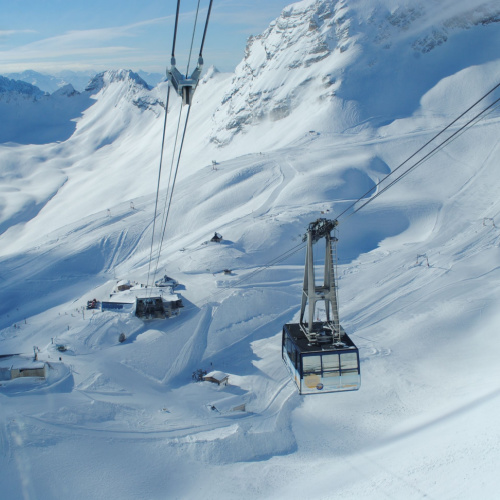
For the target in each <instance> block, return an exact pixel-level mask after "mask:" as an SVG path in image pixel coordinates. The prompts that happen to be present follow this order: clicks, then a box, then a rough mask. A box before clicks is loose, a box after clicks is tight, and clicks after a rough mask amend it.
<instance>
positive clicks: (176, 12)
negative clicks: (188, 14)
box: [172, 0, 181, 57]
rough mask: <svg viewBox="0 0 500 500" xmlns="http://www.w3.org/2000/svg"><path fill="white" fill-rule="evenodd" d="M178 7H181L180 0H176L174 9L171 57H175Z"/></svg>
mask: <svg viewBox="0 0 500 500" xmlns="http://www.w3.org/2000/svg"><path fill="white" fill-rule="evenodd" d="M180 8H181V0H177V9H176V11H175V25H174V39H173V41H172V57H175V41H176V39H177V26H178V24H179V10H180Z"/></svg>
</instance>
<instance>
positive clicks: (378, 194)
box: [339, 97, 500, 218]
mask: <svg viewBox="0 0 500 500" xmlns="http://www.w3.org/2000/svg"><path fill="white" fill-rule="evenodd" d="M499 102H500V97H499V98H498V99H497V100H496V101H493V103H492V104H490V105H489V106H488V107H486V108H485V109H483V110H482V111H480V112H479V113H478V114H477V115H476V116H474V117H473V118H472V119H470V120H469V121H468V122H467V123H466V124H465V125H462V126H461V127H460V128H459V129H458V130H456V131H455V132H454V133H453V134H452V135H450V136H449V137H448V138H446V139H445V140H444V141H443V142H441V143H440V144H438V145H437V146H436V147H435V148H434V149H432V150H431V151H430V152H429V153H427V154H426V155H425V156H423V157H422V158H421V159H420V160H418V161H417V162H415V163H414V164H413V165H412V166H411V167H409V168H408V169H407V170H405V171H404V172H403V173H402V174H400V175H399V176H398V177H396V178H395V179H394V180H393V181H391V182H390V183H389V184H388V185H387V186H384V187H383V188H382V189H381V190H380V191H378V192H377V193H376V194H374V195H373V196H372V197H371V198H369V199H368V200H366V201H365V202H364V203H363V204H362V205H361V206H359V207H358V208H357V209H356V210H354V211H353V212H352V213H350V214H349V215H348V216H347V218H349V217H351V216H353V215H354V214H355V213H357V212H359V211H360V210H361V209H362V208H364V207H366V205H368V204H369V203H371V202H372V201H373V200H375V199H377V198H378V197H379V196H380V195H381V194H382V193H385V191H387V190H388V189H389V188H390V187H392V186H394V184H396V183H397V182H399V181H400V180H401V179H402V178H403V177H405V176H406V175H407V174H409V173H410V172H411V171H412V170H414V169H415V168H417V167H419V166H420V165H421V164H422V163H424V162H425V161H427V160H428V159H429V158H430V157H431V156H433V155H434V154H436V153H437V152H438V151H440V150H441V149H442V148H443V147H444V146H445V145H446V144H447V143H448V142H451V141H452V140H454V139H456V137H457V136H458V135H459V134H461V133H462V132H464V131H465V129H467V128H469V126H472V125H475V123H474V122H476V123H477V121H479V120H481V119H482V117H481V115H483V114H484V113H486V111H488V110H490V109H491V108H493V107H494V106H495V105H496V104H497V103H499ZM438 135H439V134H438ZM435 137H437V136H435ZM412 156H414V155H412ZM401 165H402V164H401ZM398 168H399V167H398ZM396 170H397V169H396ZM396 170H394V171H396ZM389 175H390V174H389ZM387 177H388V175H386V176H385V177H384V179H383V180H385V179H387ZM383 180H382V181H383ZM382 181H380V182H378V183H377V184H376V186H375V187H378V186H379V185H380V183H381V182H382ZM362 198H364V196H363V197H362ZM362 198H360V199H359V200H358V201H356V202H354V203H353V204H352V205H350V207H348V208H347V209H346V210H348V209H349V208H352V207H353V206H354V205H355V204H356V203H358V202H359V201H360V200H361V199H362ZM346 210H344V211H343V212H342V214H340V215H343V214H344V213H345V212H346ZM340 215H339V217H340Z"/></svg>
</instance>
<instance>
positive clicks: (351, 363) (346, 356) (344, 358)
mask: <svg viewBox="0 0 500 500" xmlns="http://www.w3.org/2000/svg"><path fill="white" fill-rule="evenodd" d="M340 367H341V369H342V371H345V370H357V369H358V356H357V354H356V353H355V352H344V353H342V354H341V355H340Z"/></svg>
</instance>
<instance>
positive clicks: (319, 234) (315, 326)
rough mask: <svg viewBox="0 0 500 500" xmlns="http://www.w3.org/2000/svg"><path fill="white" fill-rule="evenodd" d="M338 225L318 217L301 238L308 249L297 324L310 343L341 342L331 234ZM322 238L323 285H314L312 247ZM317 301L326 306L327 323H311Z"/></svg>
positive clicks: (333, 242)
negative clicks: (323, 251) (323, 258)
mask: <svg viewBox="0 0 500 500" xmlns="http://www.w3.org/2000/svg"><path fill="white" fill-rule="evenodd" d="M337 225H338V221H337V220H328V219H324V218H320V219H318V220H316V221H315V222H311V223H310V224H309V227H308V229H307V232H306V234H305V235H304V238H303V241H307V250H306V263H305V268H304V284H303V287H302V304H301V307H300V321H299V324H300V328H301V330H302V331H303V332H304V335H305V336H306V337H307V339H308V340H309V341H310V342H311V343H317V342H321V343H333V342H336V341H340V339H341V332H340V321H339V311H338V303H337V283H336V279H335V263H336V243H337V238H336V237H335V236H332V235H331V232H332V231H333V230H334V229H335V228H336V227H337ZM322 238H325V242H326V245H325V269H324V279H323V285H319V286H317V285H316V280H315V272H314V258H313V244H314V243H316V242H318V241H319V240H320V239H322ZM334 257H335V259H334ZM320 301H323V302H324V303H325V310H326V323H314V315H315V311H316V302H320ZM306 305H309V307H308V314H307V323H305V322H304V316H305V310H306Z"/></svg>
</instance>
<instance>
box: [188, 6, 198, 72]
mask: <svg viewBox="0 0 500 500" xmlns="http://www.w3.org/2000/svg"><path fill="white" fill-rule="evenodd" d="M200 1H201V0H198V5H197V6H196V16H195V18H194V29H193V36H192V37H191V46H190V47H189V56H188V62H187V67H186V75H189V64H190V62H191V54H192V53H193V44H194V35H195V33H196V23H197V21H198V12H199V10H200Z"/></svg>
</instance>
